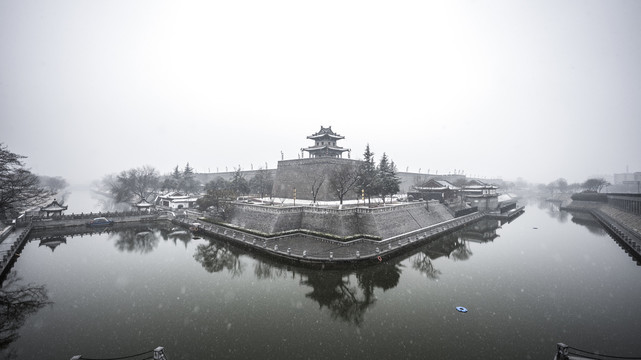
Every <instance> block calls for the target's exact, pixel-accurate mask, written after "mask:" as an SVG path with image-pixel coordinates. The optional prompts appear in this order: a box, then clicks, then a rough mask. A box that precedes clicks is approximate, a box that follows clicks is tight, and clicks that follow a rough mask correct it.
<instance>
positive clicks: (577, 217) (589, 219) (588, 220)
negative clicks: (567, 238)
mask: <svg viewBox="0 0 641 360" xmlns="http://www.w3.org/2000/svg"><path fill="white" fill-rule="evenodd" d="M572 222H573V223H575V224H578V225H581V226H584V227H586V228H587V229H588V231H589V232H591V233H593V234H596V235H607V232H606V231H605V229H604V228H603V226H601V224H600V223H599V222H598V221H596V219H595V218H594V217H593V216H592V215H591V214H588V213H581V212H573V213H572Z"/></svg>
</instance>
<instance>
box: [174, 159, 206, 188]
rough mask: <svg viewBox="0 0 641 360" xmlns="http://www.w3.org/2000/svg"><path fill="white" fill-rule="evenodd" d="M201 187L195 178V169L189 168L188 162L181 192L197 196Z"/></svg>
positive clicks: (181, 182)
mask: <svg viewBox="0 0 641 360" xmlns="http://www.w3.org/2000/svg"><path fill="white" fill-rule="evenodd" d="M174 171H175V170H174ZM199 187H200V184H199V183H198V181H196V179H195V178H194V169H193V168H192V167H190V166H189V162H188V163H187V164H186V165H185V169H184V170H183V172H182V179H181V180H180V190H182V191H184V192H185V193H187V194H195V193H197V192H198V190H199Z"/></svg>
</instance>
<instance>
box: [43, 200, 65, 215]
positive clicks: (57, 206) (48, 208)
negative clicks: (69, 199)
mask: <svg viewBox="0 0 641 360" xmlns="http://www.w3.org/2000/svg"><path fill="white" fill-rule="evenodd" d="M67 207H68V206H67V205H64V206H63V205H60V204H59V203H58V202H57V201H56V199H53V201H52V202H51V204H49V205H47V206H44V207H41V208H40V210H42V211H47V212H53V211H63V210H67Z"/></svg>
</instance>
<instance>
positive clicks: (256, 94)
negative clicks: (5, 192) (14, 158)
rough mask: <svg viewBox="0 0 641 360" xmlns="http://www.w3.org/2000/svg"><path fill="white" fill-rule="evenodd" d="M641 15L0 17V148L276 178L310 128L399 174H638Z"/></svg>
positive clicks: (562, 10)
mask: <svg viewBox="0 0 641 360" xmlns="http://www.w3.org/2000/svg"><path fill="white" fill-rule="evenodd" d="M640 120H641V1H585V0H581V1H558V0H555V1H415V2H413V1H388V2H383V1H345V0H341V1H319V2H306V1H298V0H294V1H280V0H273V1H202V2H195V1H175V2H169V1H24V0H18V1H7V0H0V142H3V143H5V145H7V146H8V147H9V149H10V150H11V151H13V152H16V153H19V154H22V155H26V156H28V159H27V161H26V162H27V165H28V166H29V167H30V168H31V170H32V171H33V172H35V173H38V174H43V175H50V176H63V177H65V178H67V179H68V180H69V181H71V182H73V183H78V182H88V181H90V180H93V179H98V178H101V177H102V176H103V175H105V174H107V173H114V172H119V171H121V170H125V169H129V168H132V167H138V166H142V165H152V166H154V167H156V168H157V169H158V170H159V171H160V172H161V173H168V172H170V171H171V170H172V169H173V167H174V166H176V165H180V167H181V168H182V167H183V166H184V165H185V163H187V162H189V163H190V165H191V166H193V167H195V168H196V170H197V171H199V172H202V171H207V170H208V169H209V170H211V171H212V172H214V171H216V169H217V168H218V170H220V171H224V170H225V167H228V168H229V170H232V168H233V167H237V166H239V165H240V166H241V167H242V168H243V169H249V168H250V166H251V164H253V166H254V168H258V167H260V166H263V167H264V166H265V162H267V163H268V167H269V168H273V167H275V166H276V162H277V161H278V160H280V152H281V151H283V152H284V154H285V158H286V159H291V158H297V157H298V154H299V153H300V148H302V147H306V146H309V145H311V143H312V142H311V141H310V140H307V139H306V136H308V135H311V134H312V133H314V132H316V131H318V130H319V129H320V126H321V125H323V126H330V125H331V126H332V129H333V130H334V131H336V132H338V133H339V134H341V135H343V136H345V137H346V139H345V140H342V141H341V142H340V143H339V145H342V146H344V147H347V148H351V149H352V158H361V157H362V153H363V151H364V148H365V145H366V144H367V143H369V144H370V146H371V149H372V150H373V151H374V153H375V154H376V159H377V160H378V159H379V156H380V155H381V154H382V153H383V152H386V153H387V154H388V155H389V156H390V157H391V159H392V160H394V161H395V162H396V164H397V166H398V168H399V170H401V171H405V170H406V169H407V168H408V167H409V170H410V171H418V169H419V168H421V171H422V172H423V173H425V172H426V171H427V170H428V169H430V172H434V171H435V170H438V171H439V174H442V173H447V172H451V171H453V170H454V169H456V170H457V171H458V170H459V169H463V170H464V171H465V174H468V175H479V176H485V177H495V176H501V177H503V178H504V179H508V180H513V179H516V178H517V177H523V178H525V179H526V180H528V181H533V182H546V183H547V182H550V181H552V180H554V179H556V178H557V177H565V178H566V179H567V180H568V181H569V182H579V181H584V180H585V179H587V178H588V177H589V176H593V175H601V174H603V175H607V174H612V173H615V172H624V171H625V167H626V165H629V166H630V170H631V171H641V141H639V140H640V135H641V121H640Z"/></svg>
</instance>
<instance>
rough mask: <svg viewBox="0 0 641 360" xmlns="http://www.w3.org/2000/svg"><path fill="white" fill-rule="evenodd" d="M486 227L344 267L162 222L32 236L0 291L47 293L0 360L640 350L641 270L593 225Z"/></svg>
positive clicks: (541, 213)
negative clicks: (62, 236) (298, 260)
mask: <svg viewBox="0 0 641 360" xmlns="http://www.w3.org/2000/svg"><path fill="white" fill-rule="evenodd" d="M488 229H489V231H488V232H487V233H485V234H484V235H483V236H481V237H479V236H478V233H476V232H475V233H470V232H469V231H466V229H465V228H464V229H462V230H460V231H458V232H455V233H451V234H448V235H444V236H442V237H440V238H437V239H434V240H433V241H430V242H429V243H426V244H425V245H422V246H418V247H416V248H415V249H412V250H411V251H409V252H407V253H404V254H399V255H398V256H397V257H391V258H385V259H384V261H380V263H379V264H375V265H373V266H366V267H359V268H358V269H345V270H318V269H309V268H304V267H297V266H293V265H290V264H284V263H282V262H278V261H275V260H273V259H272V258H270V257H265V256H263V255H262V254H260V253H258V252H252V251H249V250H248V249H246V248H239V247H236V246H234V245H230V244H228V243H226V242H224V241H221V240H217V239H210V238H201V239H193V238H192V237H191V236H188V235H185V234H181V233H176V232H174V233H172V231H171V230H172V229H167V228H163V227H162V226H160V227H156V228H140V229H131V230H125V231H121V232H112V233H98V234H94V235H90V236H87V235H85V236H82V237H80V236H74V237H67V238H66V240H65V242H64V243H60V244H59V245H58V246H57V247H55V250H54V251H52V250H51V249H50V248H49V247H47V246H44V244H42V246H40V245H41V242H40V240H37V239H36V240H33V241H30V242H28V243H27V245H26V246H25V248H24V249H23V250H22V253H21V256H20V257H19V259H18V261H17V262H16V264H15V265H14V267H13V269H12V275H11V276H10V277H9V279H8V282H5V287H4V288H3V289H2V291H3V292H8V291H11V290H15V289H17V288H20V287H26V286H28V285H29V286H32V287H40V289H41V290H42V293H41V295H44V296H41V297H39V298H38V299H37V300H39V301H40V302H41V304H40V305H41V306H36V305H37V304H34V306H35V308H34V309H33V310H32V311H31V312H28V313H25V314H23V316H22V317H17V318H15V319H14V318H8V319H7V320H8V321H7V322H6V323H7V324H10V325H15V326H16V329H15V331H14V335H16V336H17V337H16V338H12V339H11V341H8V342H7V346H6V348H4V349H3V350H2V355H3V356H4V357H9V358H10V357H11V356H12V355H14V356H15V358H18V359H41V358H60V359H68V358H71V357H72V356H73V355H80V354H82V355H84V356H85V357H88V358H108V357H118V356H122V355H128V354H136V353H140V352H142V351H146V350H149V349H153V348H155V347H156V346H164V347H165V352H166V354H167V357H168V358H169V359H172V360H173V359H195V358H218V359H222V358H274V359H275V358H365V357H368V358H369V357H373V358H379V359H389V358H398V357H399V356H400V357H403V358H436V359H469V358H498V359H501V358H505V359H508V358H525V359H542V358H551V357H553V354H554V350H555V344H556V343H557V342H565V343H566V344H569V345H572V346H575V347H577V348H583V349H589V350H599V351H601V352H603V353H607V354H614V355H619V356H638V354H640V353H641V345H640V344H639V343H638V341H636V334H638V333H641V311H640V310H639V308H638V306H637V305H638V304H637V302H638V299H639V298H641V276H640V275H641V267H639V266H638V265H637V260H635V259H633V258H631V257H630V255H628V254H627V253H626V252H625V251H624V250H623V249H622V248H621V247H620V246H619V245H618V244H617V243H616V242H615V241H614V240H613V239H612V238H611V237H610V236H609V235H608V234H607V233H606V232H605V231H604V230H603V229H602V228H601V227H600V226H599V225H598V224H597V223H594V222H590V221H586V220H584V219H573V216H572V215H571V214H569V213H566V212H562V211H558V209H557V208H556V207H555V205H553V204H550V203H538V202H530V203H529V204H528V205H527V206H526V211H525V213H524V214H523V215H522V216H520V217H519V218H518V219H517V220H515V221H514V222H512V223H509V224H503V225H502V226H500V224H497V226H492V225H491V224H490V225H488ZM458 306H463V307H466V308H467V309H468V312H467V313H461V312H458V311H457V310H456V307H458ZM12 321H14V322H12ZM3 323H5V321H4V319H3ZM7 335H9V334H7ZM5 339H6V338H5ZM5 339H3V340H5Z"/></svg>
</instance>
